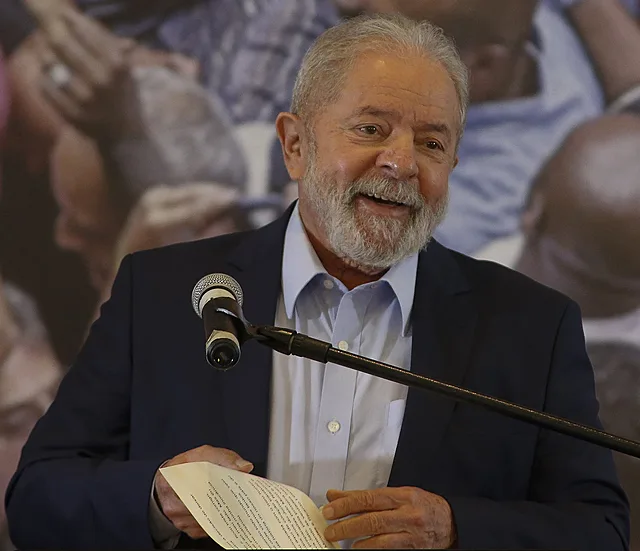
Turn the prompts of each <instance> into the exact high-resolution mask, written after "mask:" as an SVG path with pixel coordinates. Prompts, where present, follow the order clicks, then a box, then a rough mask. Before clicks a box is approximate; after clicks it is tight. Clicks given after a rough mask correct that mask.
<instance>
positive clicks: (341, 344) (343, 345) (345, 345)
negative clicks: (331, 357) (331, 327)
mask: <svg viewBox="0 0 640 551" xmlns="http://www.w3.org/2000/svg"><path fill="white" fill-rule="evenodd" d="M338 348H339V349H340V350H349V343H348V342H347V341H340V342H339V343H338Z"/></svg>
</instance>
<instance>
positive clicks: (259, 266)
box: [223, 208, 292, 476]
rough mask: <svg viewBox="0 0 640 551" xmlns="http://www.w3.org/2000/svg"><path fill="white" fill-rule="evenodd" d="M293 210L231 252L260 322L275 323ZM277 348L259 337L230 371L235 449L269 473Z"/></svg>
mask: <svg viewBox="0 0 640 551" xmlns="http://www.w3.org/2000/svg"><path fill="white" fill-rule="evenodd" d="M291 211H292V208H290V209H289V210H288V211H287V212H286V213H285V214H284V215H283V216H282V217H280V218H279V219H278V220H276V221H275V222H273V223H271V224H269V225H268V226H266V227H264V228H261V229H260V230H257V231H255V232H251V233H250V234H248V237H247V239H246V240H245V241H243V242H242V243H241V244H240V245H239V246H238V247H237V249H236V250H235V251H233V253H232V254H231V256H230V260H229V268H228V273H229V275H231V276H232V277H234V278H236V280H237V281H238V283H240V286H241V287H242V290H243V292H244V306H243V311H244V315H245V317H246V318H247V320H248V321H249V322H251V323H254V324H269V325H272V324H273V323H274V320H275V316H276V308H277V304H278V297H279V296H280V290H281V279H282V254H283V248H284V235H285V231H286V228H287V224H288V221H289V217H290V215H291ZM272 355H273V352H272V351H271V350H270V349H269V348H267V347H266V346H263V345H261V344H258V343H257V342H255V341H249V342H247V343H245V344H244V346H243V347H242V355H241V358H240V361H239V362H238V365H236V366H235V367H234V368H233V369H231V370H229V371H228V372H226V373H224V374H223V375H224V377H223V381H224V392H223V400H224V411H225V419H224V421H225V424H226V427H227V430H228V435H229V441H230V445H231V448H232V449H233V450H234V451H236V452H238V453H239V454H240V455H241V456H242V457H244V458H245V459H247V460H249V461H251V462H252V463H253V464H254V466H255V469H254V471H253V472H254V474H257V475H259V476H265V475H266V468H267V454H268V444H269V424H270V423H269V421H270V390H271V370H272V367H273V366H272V364H273V362H272V357H273V356H272Z"/></svg>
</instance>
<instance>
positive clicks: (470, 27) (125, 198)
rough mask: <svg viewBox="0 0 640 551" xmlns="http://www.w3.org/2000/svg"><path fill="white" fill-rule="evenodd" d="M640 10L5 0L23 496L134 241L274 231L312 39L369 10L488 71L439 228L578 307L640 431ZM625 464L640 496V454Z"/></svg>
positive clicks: (528, 1) (626, 2)
mask: <svg viewBox="0 0 640 551" xmlns="http://www.w3.org/2000/svg"><path fill="white" fill-rule="evenodd" d="M639 8H640V6H639V5H638V1H637V0H609V1H608V2H603V1H602V0H154V1H153V2H148V1H146V0H77V1H74V0H24V1H23V0H2V1H1V2H0V166H1V171H0V488H1V489H2V492H3V493H4V490H5V489H6V485H7V483H8V480H9V478H10V476H11V474H12V473H13V471H14V469H15V467H16V464H17V461H18V458H19V453H20V449H21V447H22V445H23V444H24V442H25V439H26V437H27V436H28V434H29V431H30V430H31V428H32V427H33V425H34V424H35V422H36V421H37V419H38V418H39V417H40V416H41V415H42V414H43V413H44V411H46V409H47V407H48V406H49V404H50V403H51V400H52V399H53V397H54V396H55V391H56V387H57V384H58V381H59V379H60V377H61V376H63V374H64V372H65V371H66V369H67V368H68V366H70V365H71V364H72V363H73V361H74V358H75V356H76V354H77V353H78V350H79V348H80V347H81V346H82V343H83V341H84V339H85V336H86V334H87V331H88V329H89V327H90V325H91V323H92V321H93V320H95V318H96V316H97V315H98V313H99V307H100V304H102V302H103V301H104V300H106V299H107V298H108V296H109V293H110V286H111V283H112V281H113V277H114V274H115V271H116V270H117V267H118V265H119V263H120V261H121V259H122V258H123V256H124V255H126V254H128V253H131V252H135V251H137V250H142V249H146V248H152V247H158V246H163V245H167V244H171V243H177V242H181V241H188V240H194V239H201V238H205V237H211V236H216V235H221V234H224V233H228V232H233V231H238V230H243V229H247V228H255V227H260V226H262V225H264V224H266V223H268V222H269V221H270V220H273V219H274V218H275V217H277V216H278V215H279V214H281V213H282V212H283V211H284V209H285V208H286V207H287V206H288V205H289V204H290V203H291V202H292V201H293V200H295V197H296V188H295V185H294V184H292V183H291V182H290V181H289V178H288V175H287V172H286V170H285V168H284V165H283V162H282V155H281V150H280V146H279V143H278V141H277V138H276V135H275V129H274V121H275V118H276V116H277V114H278V113H279V112H281V111H286V110H288V108H289V102H290V98H291V90H292V87H293V83H294V80H295V76H296V72H297V70H298V68H299V66H300V63H301V60H302V57H303V55H304V53H305V51H306V50H307V48H308V47H309V46H310V45H311V43H312V42H313V40H314V39H315V38H316V37H317V36H319V35H320V34H321V33H322V32H323V31H324V30H325V29H327V28H329V27H331V26H332V25H334V24H336V23H337V22H338V21H339V20H340V18H341V17H350V16H353V15H356V14H358V13H360V12H363V11H379V12H391V11H400V12H402V13H404V14H405V15H408V16H410V17H413V18H416V19H426V20H430V21H432V22H434V23H436V24H438V25H440V26H442V27H443V29H444V30H445V32H446V33H447V34H449V35H450V36H451V37H452V38H453V39H454V40H455V41H456V44H457V46H458V48H459V50H460V53H461V55H462V57H463V60H464V61H465V63H466V64H467V66H468V67H469V70H470V74H471V84H472V88H471V102H472V105H471V107H470V110H469V115H468V121H467V126H466V130H465V134H464V136H463V138H462V141H461V143H460V148H459V158H460V162H459V165H458V166H457V167H456V168H455V170H454V171H453V173H452V175H451V178H450V206H449V213H448V215H447V218H446V220H445V221H444V223H443V224H442V225H441V227H440V228H438V230H437V232H436V238H437V239H438V240H439V241H440V242H441V243H443V244H445V245H446V246H448V247H450V248H452V249H455V250H458V251H461V252H463V253H466V254H468V255H471V256H474V257H476V258H479V259H483V260H489V261H494V262H499V263H501V264H503V265H505V266H508V267H510V268H513V269H515V270H518V271H520V272H522V273H524V274H526V275H528V276H530V277H532V278H534V279H536V280H538V281H540V282H541V283H544V284H545V285H548V286H550V287H553V288H555V289H558V290H559V291H561V292H563V293H565V294H567V295H569V296H570V297H571V298H573V299H574V300H576V301H577V302H578V304H579V305H580V307H581V309H582V314H583V321H584V330H585V337H586V342H587V348H588V352H589V354H590V357H591V360H592V364H593V367H594V373H595V378H596V386H597V388H596V390H597V393H598V398H599V401H600V405H601V418H602V420H603V423H604V425H605V428H606V429H607V430H609V431H610V432H613V433H616V434H619V435H621V436H626V437H629V438H633V439H640V430H639V428H640V427H639V423H640V421H639V419H640V391H639V382H640V255H638V243H639V242H640V154H639V152H640V120H639V119H638V115H639V114H640V27H639V19H638V17H639V15H640V9H639ZM616 461H617V464H618V467H619V471H620V476H621V479H622V483H623V485H624V487H625V490H626V491H627V493H628V495H629V497H630V500H631V502H632V506H633V505H635V506H637V508H638V509H640V465H638V461H637V460H632V459H629V458H626V457H622V456H619V455H616ZM0 511H3V509H0ZM633 525H634V527H636V530H634V535H633V549H634V550H635V551H640V534H637V535H636V534H635V532H636V531H637V532H640V518H639V517H638V514H637V513H635V512H634V513H633ZM3 546H4V547H6V548H10V542H9V540H8V536H7V531H6V526H5V520H4V513H3V512H2V513H1V514H0V548H4V547H3Z"/></svg>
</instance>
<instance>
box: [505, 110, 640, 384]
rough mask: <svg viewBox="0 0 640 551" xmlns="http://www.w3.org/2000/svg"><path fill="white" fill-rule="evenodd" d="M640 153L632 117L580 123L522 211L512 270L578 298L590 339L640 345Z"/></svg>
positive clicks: (638, 126)
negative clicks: (638, 249) (519, 244)
mask: <svg viewBox="0 0 640 551" xmlns="http://www.w3.org/2000/svg"><path fill="white" fill-rule="evenodd" d="M638 151H640V118H638V117H636V116H634V115H615V116H612V115H609V116H605V117H601V118H599V119H596V120H594V121H590V122H588V123H586V124H584V125H582V126H580V127H579V128H578V129H576V130H575V131H574V132H572V134H571V135H570V136H569V137H568V139H567V140H566V142H565V143H564V144H563V145H562V147H561V148H560V150H559V151H558V152H557V153H556V154H555V155H554V156H553V157H552V158H551V159H550V160H549V162H548V163H547V164H546V166H545V167H544V169H543V170H542V172H541V173H540V175H539V177H538V178H537V180H536V182H535V184H534V187H533V189H532V191H531V196H530V197H529V200H528V202H527V206H526V209H525V213H524V215H523V222H522V228H523V235H522V238H523V240H524V241H523V243H522V247H521V253H520V257H519V258H518V260H517V261H516V262H515V264H514V268H515V269H516V270H518V271H520V272H522V273H524V274H526V275H528V276H530V277H532V278H533V279H535V280H537V281H539V282H541V283H544V284H545V285H548V286H550V287H552V288H554V289H557V290H559V291H561V292H563V293H565V294H567V295H569V296H570V297H572V298H573V299H574V300H575V301H576V302H578V304H579V305H580V307H581V309H582V313H583V316H584V318H585V334H586V337H587V341H589V342H595V341H602V340H609V339H618V338H623V339H625V341H626V342H629V343H630V344H634V345H640V256H639V255H638V254H636V245H637V243H638V240H640V217H639V216H638V212H640V177H639V174H640V157H639V156H638ZM639 376H640V373H639Z"/></svg>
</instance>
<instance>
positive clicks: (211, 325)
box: [191, 274, 248, 370]
mask: <svg viewBox="0 0 640 551" xmlns="http://www.w3.org/2000/svg"><path fill="white" fill-rule="evenodd" d="M242 301H243V293H242V288H241V287H240V284H239V283H238V282H237V281H236V280H235V279H233V278H232V277H231V276H229V275H227V274H209V275H207V276H205V277H203V278H202V279H201V280H200V281H198V283H196V285H195V287H194V288H193V291H192V293H191V304H192V306H193V309H194V310H195V312H196V314H198V316H199V317H200V318H202V320H203V321H204V333H205V338H206V339H207V340H206V343H205V356H206V358H207V362H208V363H209V365H211V366H212V367H215V368H216V369H221V370H227V369H229V368H231V367H233V366H234V365H236V364H237V363H238V360H240V345H241V344H242V343H243V342H244V341H245V340H246V339H247V337H248V335H247V331H246V322H245V320H244V315H243V313H242Z"/></svg>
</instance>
